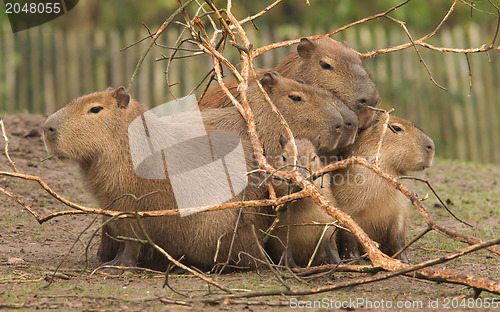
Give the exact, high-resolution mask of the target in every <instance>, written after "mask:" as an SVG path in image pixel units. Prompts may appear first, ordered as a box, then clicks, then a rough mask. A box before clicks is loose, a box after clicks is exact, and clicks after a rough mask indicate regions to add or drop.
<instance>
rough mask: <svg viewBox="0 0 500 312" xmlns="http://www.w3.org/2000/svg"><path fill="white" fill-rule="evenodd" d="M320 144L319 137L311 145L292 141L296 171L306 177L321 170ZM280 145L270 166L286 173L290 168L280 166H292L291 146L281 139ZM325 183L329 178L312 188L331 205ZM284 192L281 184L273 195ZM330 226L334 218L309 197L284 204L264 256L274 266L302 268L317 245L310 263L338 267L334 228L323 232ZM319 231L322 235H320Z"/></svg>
mask: <svg viewBox="0 0 500 312" xmlns="http://www.w3.org/2000/svg"><path fill="white" fill-rule="evenodd" d="M320 140H321V138H320V137H317V138H316V139H315V140H313V142H311V141H309V140H306V139H299V140H295V143H296V146H297V166H298V167H299V169H298V170H299V172H301V173H302V174H303V175H304V176H306V177H307V176H309V175H310V174H311V172H313V171H316V170H319V169H320V168H322V167H324V164H323V163H322V162H321V161H320V158H319V156H318V155H317V153H316V149H317V147H318V146H319V141H320ZM280 143H281V144H282V146H283V152H282V154H281V155H279V157H277V158H276V161H275V162H274V165H275V167H276V168H284V170H289V169H290V168H286V167H284V166H286V165H288V166H293V151H292V146H291V143H290V141H288V139H287V138H286V137H285V136H281V137H280ZM329 182H330V178H329V176H328V174H326V175H325V176H324V177H321V178H318V179H316V181H315V182H314V184H315V185H316V187H318V188H319V189H320V190H321V193H322V194H323V195H324V196H326V197H327V198H328V199H329V200H330V201H333V195H332V193H331V190H330V185H329ZM287 189H288V187H287V185H286V184H284V183H283V184H282V185H280V186H277V187H276V195H277V196H282V195H285V194H286V193H287ZM333 222H335V218H333V217H332V216H330V215H329V214H328V213H327V212H326V211H324V210H323V209H322V208H321V207H319V206H317V205H316V204H315V203H314V202H313V200H312V199H311V198H310V197H307V198H303V199H299V200H297V201H294V202H291V203H288V205H287V207H286V210H285V211H283V212H282V213H281V215H280V216H279V221H278V222H277V223H276V227H275V229H274V230H273V232H272V233H271V237H270V238H269V240H268V241H267V243H266V249H267V252H268V254H269V255H270V256H271V259H272V260H273V261H274V262H275V263H286V264H288V265H289V266H291V267H295V266H305V265H307V263H308V261H309V259H310V258H311V257H312V256H313V254H314V251H315V249H316V246H317V245H318V244H319V248H318V249H317V252H316V255H315V258H314V261H313V262H312V263H314V264H319V263H321V262H322V261H323V262H327V263H339V262H340V257H339V254H338V251H337V246H336V242H335V237H334V233H335V227H334V226H333V225H332V226H330V227H328V228H326V230H325V224H328V223H333ZM314 223H318V225H312V224H314ZM301 224H302V225H301ZM323 231H325V232H324V233H323ZM320 240H321V241H320ZM285 257H286V258H285Z"/></svg>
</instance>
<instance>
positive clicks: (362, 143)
mask: <svg viewBox="0 0 500 312" xmlns="http://www.w3.org/2000/svg"><path fill="white" fill-rule="evenodd" d="M377 115H378V114H377ZM384 120H385V117H384V115H379V118H378V120H377V121H376V123H375V124H374V125H373V126H371V127H370V128H368V129H366V130H364V131H362V132H360V134H359V136H358V139H357V140H356V143H355V145H356V147H357V148H356V151H353V156H356V153H358V155H362V156H372V157H374V156H375V155H376V152H377V148H378V142H379V140H380V136H381V134H382V129H383V126H384ZM433 157H434V142H433V141H432V140H431V138H429V137H428V136H427V135H426V134H425V133H424V132H423V131H421V130H420V129H418V128H417V127H415V125H414V124H413V123H412V122H410V121H407V120H404V119H401V118H398V117H396V116H392V115H391V116H390V117H389V124H388V129H387V132H386V134H385V136H384V138H383V141H382V148H381V151H380V158H379V161H380V167H381V168H382V169H383V170H386V171H388V173H390V174H394V175H399V176H401V175H405V174H407V173H408V172H412V171H421V170H424V169H426V168H428V167H430V166H431V164H432V158H433Z"/></svg>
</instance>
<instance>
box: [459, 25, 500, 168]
mask: <svg viewBox="0 0 500 312" xmlns="http://www.w3.org/2000/svg"><path fill="white" fill-rule="evenodd" d="M467 35H468V37H469V40H470V44H471V45H472V46H476V47H479V46H481V44H482V43H484V42H481V33H480V30H479V28H478V27H477V26H476V27H474V26H472V25H471V27H470V28H469V32H468V34H467ZM469 59H470V60H471V70H472V92H473V98H474V99H475V103H476V105H475V106H476V107H477V113H478V115H477V118H476V120H475V124H476V125H477V126H476V128H478V129H479V133H478V136H476V138H475V139H476V140H477V141H478V142H479V144H478V145H479V146H478V147H479V148H480V150H478V151H476V152H478V153H479V155H478V156H479V159H480V160H481V162H487V161H488V160H489V159H492V158H493V157H494V156H493V155H494V152H493V149H492V148H493V146H494V145H497V144H498V141H495V139H496V140H498V136H497V135H496V134H493V133H494V132H495V131H493V129H494V125H495V123H496V121H495V120H492V118H491V117H492V116H495V117H494V118H497V117H498V116H497V115H494V114H492V113H493V112H494V109H495V108H494V106H495V105H491V104H492V103H494V102H495V101H494V99H488V98H487V88H486V86H487V80H489V79H491V74H490V75H486V73H488V65H486V66H484V63H485V62H484V61H485V60H486V55H483V54H474V55H470V56H469ZM485 67H486V68H485ZM492 106H493V107H492ZM492 109H493V111H492ZM488 141H491V142H488Z"/></svg>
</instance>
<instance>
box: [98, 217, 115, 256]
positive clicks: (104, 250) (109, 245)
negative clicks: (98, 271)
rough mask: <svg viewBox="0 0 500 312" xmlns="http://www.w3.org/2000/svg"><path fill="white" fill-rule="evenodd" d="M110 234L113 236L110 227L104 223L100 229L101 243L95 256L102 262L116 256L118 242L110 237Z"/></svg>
mask: <svg viewBox="0 0 500 312" xmlns="http://www.w3.org/2000/svg"><path fill="white" fill-rule="evenodd" d="M110 236H113V233H112V232H111V228H110V227H109V226H107V225H105V226H104V227H103V228H102V231H101V244H100V245H99V249H98V251H97V256H98V257H99V259H101V261H102V262H108V261H111V260H113V259H114V258H116V255H117V254H118V251H119V249H120V242H118V241H116V240H114V239H112V238H111V237H110Z"/></svg>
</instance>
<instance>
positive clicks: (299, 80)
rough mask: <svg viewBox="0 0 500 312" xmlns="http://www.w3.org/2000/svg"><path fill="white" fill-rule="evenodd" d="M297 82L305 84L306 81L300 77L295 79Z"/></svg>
mask: <svg viewBox="0 0 500 312" xmlns="http://www.w3.org/2000/svg"><path fill="white" fill-rule="evenodd" d="M297 82H298V83H301V84H306V82H305V81H304V80H302V79H297Z"/></svg>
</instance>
